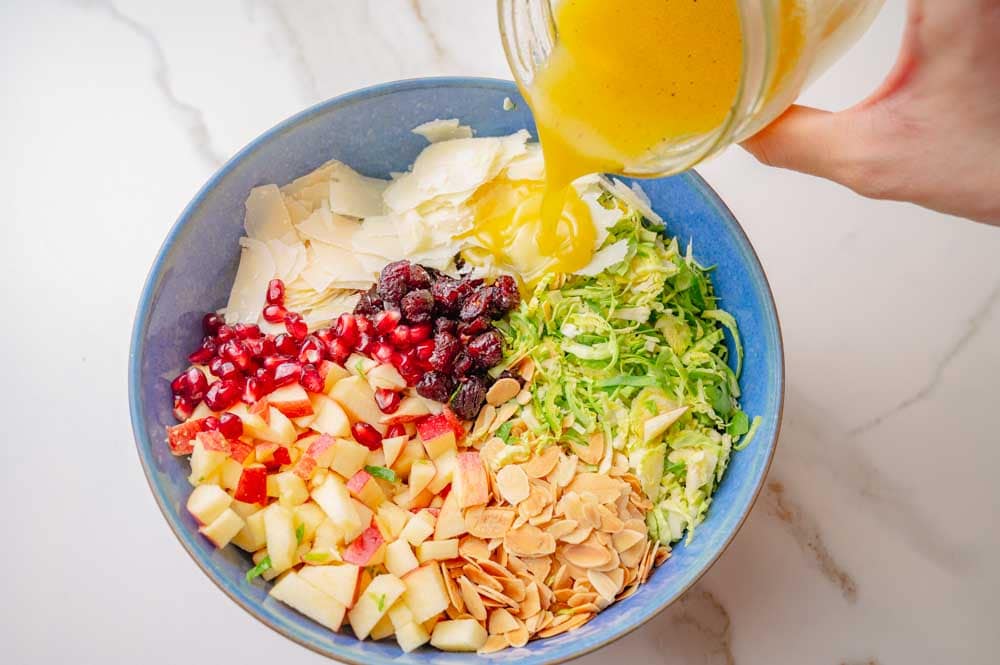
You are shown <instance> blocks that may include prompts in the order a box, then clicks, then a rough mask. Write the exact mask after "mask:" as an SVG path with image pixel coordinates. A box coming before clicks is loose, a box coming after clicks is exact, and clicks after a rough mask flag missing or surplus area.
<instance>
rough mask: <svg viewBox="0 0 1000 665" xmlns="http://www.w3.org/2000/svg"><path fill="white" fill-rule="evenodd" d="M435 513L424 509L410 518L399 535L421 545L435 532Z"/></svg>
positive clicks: (407, 540) (413, 543)
mask: <svg viewBox="0 0 1000 665" xmlns="http://www.w3.org/2000/svg"><path fill="white" fill-rule="evenodd" d="M433 517H434V516H433V515H431V514H430V513H428V512H427V511H426V510H422V511H420V512H419V513H417V514H416V515H414V516H413V518H412V519H410V521H409V522H407V523H406V526H405V527H403V530H402V531H401V532H400V533H399V537H400V538H401V539H402V540H405V541H406V542H408V543H409V544H411V545H419V544H420V543H422V542H424V541H425V540H427V539H428V538H430V537H431V536H432V535H433V534H434V523H435V521H436V520H434V519H433Z"/></svg>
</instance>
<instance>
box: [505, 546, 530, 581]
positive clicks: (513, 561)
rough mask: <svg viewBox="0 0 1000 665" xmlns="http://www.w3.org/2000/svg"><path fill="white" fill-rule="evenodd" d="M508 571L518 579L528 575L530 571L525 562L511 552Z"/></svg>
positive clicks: (508, 557)
mask: <svg viewBox="0 0 1000 665" xmlns="http://www.w3.org/2000/svg"><path fill="white" fill-rule="evenodd" d="M507 569H508V570H509V571H510V572H512V573H514V574H515V575H517V576H518V577H521V575H523V574H525V573H527V571H528V567H527V566H526V565H525V564H524V562H523V561H521V559H519V558H518V557H517V556H516V555H514V554H511V553H509V552H508V553H507Z"/></svg>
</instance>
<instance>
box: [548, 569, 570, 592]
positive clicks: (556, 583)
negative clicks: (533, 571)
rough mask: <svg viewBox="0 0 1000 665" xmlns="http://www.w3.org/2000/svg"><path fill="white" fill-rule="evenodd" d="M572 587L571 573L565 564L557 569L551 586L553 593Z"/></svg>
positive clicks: (550, 583)
mask: <svg viewBox="0 0 1000 665" xmlns="http://www.w3.org/2000/svg"><path fill="white" fill-rule="evenodd" d="M570 585H571V580H570V577H569V571H568V570H567V568H566V564H563V565H561V566H559V568H557V569H556V573H555V575H553V576H552V581H551V582H549V586H550V587H552V590H553V591H556V590H558V589H568V588H569V587H570Z"/></svg>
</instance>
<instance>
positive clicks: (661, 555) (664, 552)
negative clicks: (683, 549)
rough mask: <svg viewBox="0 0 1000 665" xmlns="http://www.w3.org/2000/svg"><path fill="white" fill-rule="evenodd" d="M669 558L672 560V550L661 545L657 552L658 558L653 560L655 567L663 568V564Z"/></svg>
mask: <svg viewBox="0 0 1000 665" xmlns="http://www.w3.org/2000/svg"><path fill="white" fill-rule="evenodd" d="M669 558H670V548H669V547H664V546H662V545H661V546H660V548H659V549H658V550H656V558H654V559H653V565H654V566H662V565H663V562H664V561H666V560H667V559H669Z"/></svg>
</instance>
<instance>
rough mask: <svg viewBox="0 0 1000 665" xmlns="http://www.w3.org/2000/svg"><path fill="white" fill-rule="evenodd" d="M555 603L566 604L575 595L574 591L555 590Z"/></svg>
mask: <svg viewBox="0 0 1000 665" xmlns="http://www.w3.org/2000/svg"><path fill="white" fill-rule="evenodd" d="M553 595H554V596H555V599H556V602H557V603H562V604H564V605H565V604H566V602H567V601H568V600H569V599H570V598H572V597H573V596H575V595H576V591H574V590H573V589H557V590H556V591H554V592H553Z"/></svg>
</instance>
